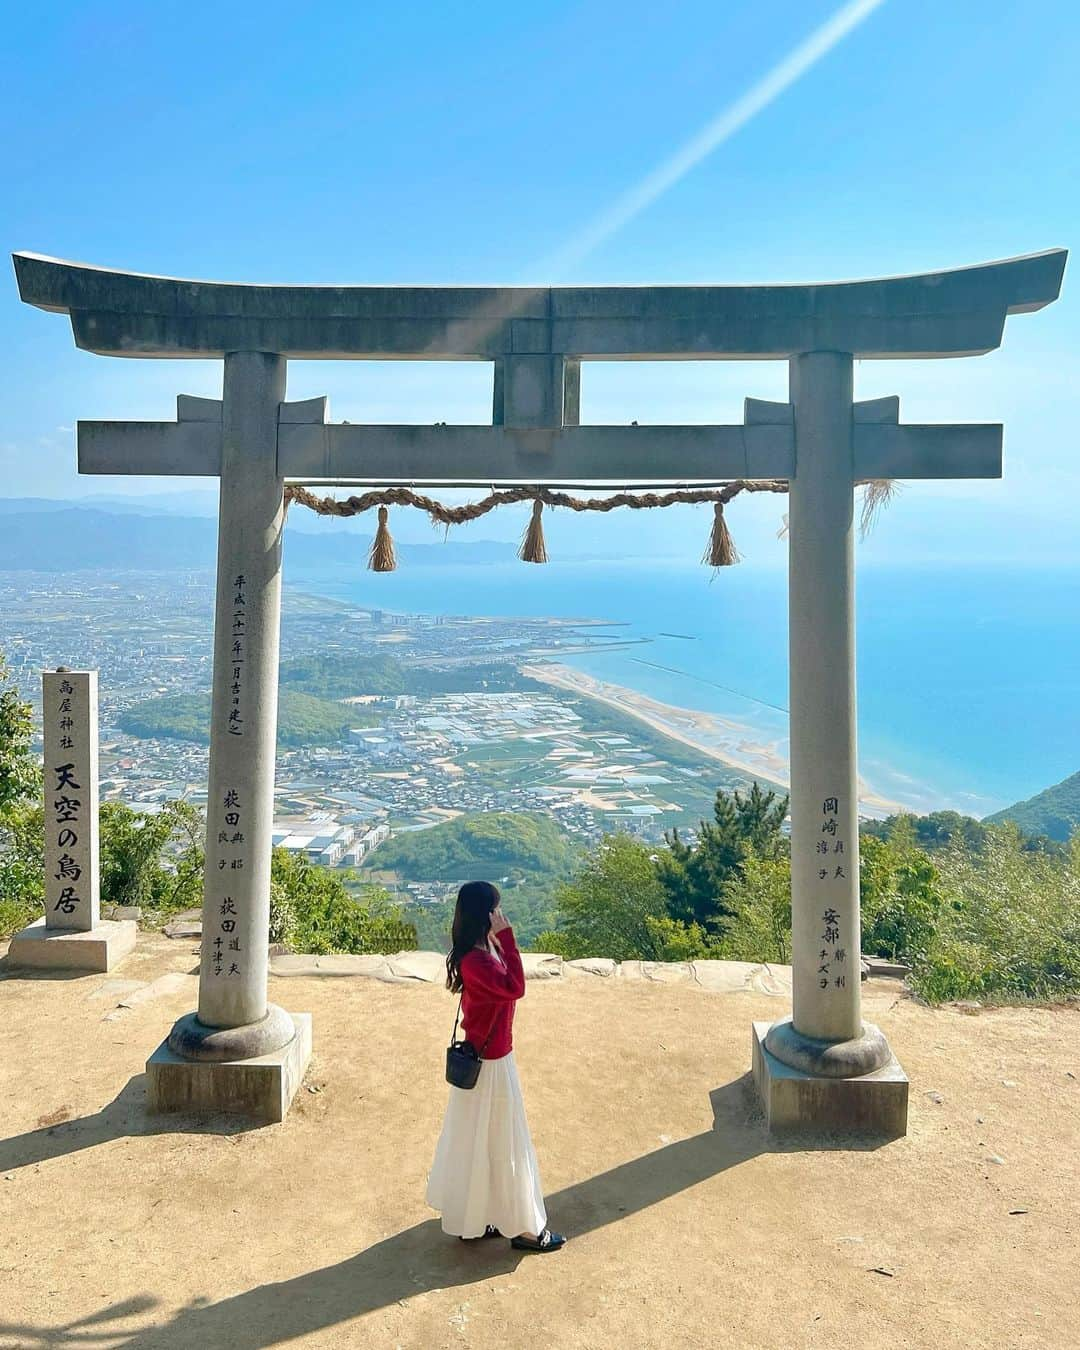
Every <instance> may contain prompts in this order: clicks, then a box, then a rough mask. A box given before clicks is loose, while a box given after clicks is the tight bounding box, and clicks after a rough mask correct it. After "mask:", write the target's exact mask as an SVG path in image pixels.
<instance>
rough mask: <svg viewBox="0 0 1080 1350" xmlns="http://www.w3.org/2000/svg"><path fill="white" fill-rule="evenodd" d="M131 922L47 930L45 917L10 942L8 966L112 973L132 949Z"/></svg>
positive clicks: (113, 922)
mask: <svg viewBox="0 0 1080 1350" xmlns="http://www.w3.org/2000/svg"><path fill="white" fill-rule="evenodd" d="M136 936H137V929H136V926H135V921H134V919H119V920H109V919H101V920H99V921H98V923H96V924H95V925H94V927H93V928H85V929H75V928H71V929H67V928H49V927H48V926H47V925H46V922H45V918H44V916H43V917H42V918H40V919H35V920H34V922H33V923H32V924H29V925H28V926H27V927H26V928H24V929H23V930H22V931H21V932H19V933H16V934H15V936H14V937H13V938H12V939H11V945H10V947H9V948H8V963H9V964H10V965H13V966H32V967H34V968H35V969H38V970H85V971H87V972H96V973H99V974H105V973H106V972H107V971H110V970H115V969H116V967H117V966H118V965H119V964H120V962H121V961H122V960H123V959H124V957H125V956H127V954H128V953H129V952H131V951H134V949H135V939H136Z"/></svg>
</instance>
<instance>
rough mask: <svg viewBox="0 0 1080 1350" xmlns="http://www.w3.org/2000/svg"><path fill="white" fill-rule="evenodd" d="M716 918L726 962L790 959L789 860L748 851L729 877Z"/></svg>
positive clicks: (781, 960) (721, 951)
mask: <svg viewBox="0 0 1080 1350" xmlns="http://www.w3.org/2000/svg"><path fill="white" fill-rule="evenodd" d="M723 904H724V911H725V912H724V914H723V916H722V917H721V918H720V920H719V921H718V927H719V930H720V954H721V955H722V956H723V957H724V958H725V959H726V960H728V961H772V962H775V963H777V964H779V965H786V964H787V963H788V962H790V960H791V863H790V861H789V859H787V858H785V857H766V858H762V857H759V856H758V854H756V853H754V852H749V853H747V854H746V855H745V856H744V858H743V860H742V863H741V865H740V867H739V868H738V869H737V870H736V871H735V872H733V873H732V874H731V876H729V877H728V879H727V881H726V882H725V883H724V892H723Z"/></svg>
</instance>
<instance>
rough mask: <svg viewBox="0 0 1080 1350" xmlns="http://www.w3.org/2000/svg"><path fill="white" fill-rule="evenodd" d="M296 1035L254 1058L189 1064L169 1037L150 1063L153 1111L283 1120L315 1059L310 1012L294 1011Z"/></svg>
mask: <svg viewBox="0 0 1080 1350" xmlns="http://www.w3.org/2000/svg"><path fill="white" fill-rule="evenodd" d="M291 1017H292V1021H293V1025H294V1026H295V1028H296V1034H295V1035H294V1036H293V1038H292V1040H291V1041H289V1042H288V1044H287V1045H284V1046H282V1047H281V1049H280V1050H275V1051H273V1052H272V1053H270V1054H267V1055H259V1056H257V1057H256V1058H255V1059H232V1060H218V1061H213V1060H190V1059H182V1058H181V1057H180V1056H179V1055H178V1054H176V1053H175V1052H174V1051H172V1050H170V1049H169V1042H168V1038H166V1039H165V1040H164V1041H162V1043H161V1044H160V1045H159V1046H158V1048H157V1049H156V1050H155V1051H154V1053H153V1054H152V1055H151V1056H150V1058H149V1059H148V1060H147V1061H146V1105H147V1109H148V1110H149V1111H151V1112H153V1113H158V1112H166V1111H209V1112H221V1111H224V1112H226V1113H228V1114H230V1115H240V1116H250V1117H251V1118H252V1119H253V1120H262V1121H267V1122H277V1121H281V1120H284V1119H285V1113H286V1111H288V1109H289V1103H290V1102H291V1101H292V1099H293V1097H294V1096H295V1094H296V1089H297V1088H298V1087H299V1086H300V1082H301V1080H302V1079H303V1077H304V1071H305V1069H306V1068H307V1066H308V1061H309V1060H310V1059H311V1014H310V1013H292V1014H291Z"/></svg>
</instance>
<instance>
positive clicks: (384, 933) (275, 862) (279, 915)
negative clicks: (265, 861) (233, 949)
mask: <svg viewBox="0 0 1080 1350" xmlns="http://www.w3.org/2000/svg"><path fill="white" fill-rule="evenodd" d="M270 878H271V880H270V897H271V899H270V916H271V937H272V940H273V941H276V942H282V941H283V942H286V943H287V944H288V945H289V946H291V947H293V948H294V949H295V950H296V951H301V952H314V953H316V954H326V953H330V952H360V953H364V952H390V953H392V952H400V951H412V950H415V948H416V929H415V928H414V927H413V925H412V924H411V923H408V922H407V921H406V919H405V918H404V915H403V914H402V910H401V907H400V905H396V904H394V902H393V900H392V899H391V897H390V895H389V894H388V893H387V892H386V891H385V890H384V889H383V888H382V887H381V886H364V887H362V888H361V891H360V895H359V897H357V896H354V895H351V894H350V893H349V890H348V888H347V887H346V884H345V883H346V876H343V875H342V874H340V873H337V872H332V871H331V870H330V869H329V868H326V867H318V866H316V865H315V864H314V863H311V862H309V861H308V860H307V858H305V857H303V856H302V855H296V854H291V853H287V852H286V851H285V850H284V849H281V848H276V849H274V852H273V856H272V860H271V867H270ZM349 879H350V880H352V878H349Z"/></svg>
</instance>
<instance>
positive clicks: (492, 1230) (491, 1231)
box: [458, 1223, 502, 1242]
mask: <svg viewBox="0 0 1080 1350" xmlns="http://www.w3.org/2000/svg"><path fill="white" fill-rule="evenodd" d="M496 1237H502V1234H501V1233H500V1232H499V1230H498V1229H497V1228H496V1227H495V1225H494V1224H491V1223H489V1224H488V1225H487V1227H486V1228H485V1229H484V1231H483V1232H482V1233H481V1234H480V1236H479V1237H474V1238H467V1237H463V1238H459V1239H458V1240H459V1241H460V1242H483V1241H484V1239H485V1238H496Z"/></svg>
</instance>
